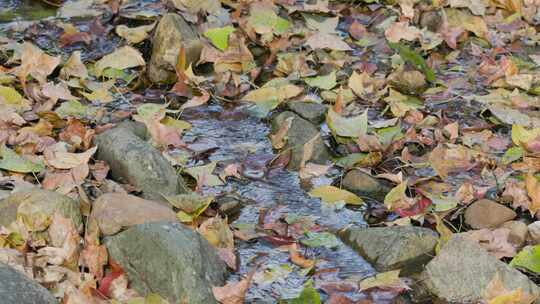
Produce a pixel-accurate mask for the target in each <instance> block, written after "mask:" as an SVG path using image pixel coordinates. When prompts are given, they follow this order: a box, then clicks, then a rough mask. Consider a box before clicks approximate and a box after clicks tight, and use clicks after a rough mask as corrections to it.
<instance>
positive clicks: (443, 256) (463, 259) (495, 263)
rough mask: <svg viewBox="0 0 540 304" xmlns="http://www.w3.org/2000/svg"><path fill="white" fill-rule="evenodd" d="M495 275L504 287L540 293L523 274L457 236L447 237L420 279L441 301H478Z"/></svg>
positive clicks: (535, 294)
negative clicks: (446, 240)
mask: <svg viewBox="0 0 540 304" xmlns="http://www.w3.org/2000/svg"><path fill="white" fill-rule="evenodd" d="M497 274H498V276H499V278H500V280H501V281H502V283H503V285H504V287H505V288H506V289H507V290H515V289H517V288H521V290H522V291H523V292H525V293H528V294H531V295H534V296H538V295H540V288H539V287H538V286H537V285H536V284H534V282H532V281H531V280H529V279H528V278H527V276H525V275H524V274H522V273H521V272H519V271H518V270H516V269H514V268H512V267H510V266H509V265H507V264H506V263H503V262H501V261H499V260H498V259H497V258H496V257H494V256H492V255H491V254H489V253H488V252H487V251H486V250H485V249H484V248H482V246H480V245H479V244H478V243H476V242H474V241H472V240H470V239H467V238H466V237H464V236H461V235H454V236H453V237H452V238H450V240H449V241H448V242H447V243H446V244H445V245H444V246H443V247H442V248H441V251H440V252H439V254H438V255H437V256H436V257H435V258H433V260H431V262H429V263H428V264H427V265H426V269H425V271H424V272H423V274H422V281H423V284H424V285H425V287H426V288H427V290H428V291H429V292H430V293H432V294H433V295H435V296H437V297H438V298H440V299H442V300H445V301H448V302H450V303H478V302H479V301H480V300H481V299H482V295H483V293H484V291H485V289H486V287H487V286H488V284H489V283H490V282H491V281H492V280H493V279H494V278H495V276H496V275H497Z"/></svg>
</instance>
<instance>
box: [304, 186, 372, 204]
mask: <svg viewBox="0 0 540 304" xmlns="http://www.w3.org/2000/svg"><path fill="white" fill-rule="evenodd" d="M309 195H310V196H311V197H318V198H320V199H321V200H322V201H323V202H325V203H337V202H345V203H346V204H349V205H362V204H363V203H364V201H363V200H362V199H361V198H360V197H358V196H357V195H356V194H354V193H352V192H349V191H347V190H343V189H339V188H337V187H334V186H328V185H324V186H320V187H317V188H314V189H313V190H311V191H309Z"/></svg>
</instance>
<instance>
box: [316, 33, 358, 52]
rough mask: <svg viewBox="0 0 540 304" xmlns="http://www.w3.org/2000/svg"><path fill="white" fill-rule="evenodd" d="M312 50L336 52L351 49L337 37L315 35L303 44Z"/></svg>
mask: <svg viewBox="0 0 540 304" xmlns="http://www.w3.org/2000/svg"><path fill="white" fill-rule="evenodd" d="M305 44H306V45H307V46H309V47H311V48H312V49H313V50H318V49H330V50H336V51H350V50H352V49H351V47H350V46H349V45H348V44H347V43H345V41H343V40H341V38H340V37H339V36H337V35H332V34H325V33H316V34H314V35H312V36H310V37H309V38H308V39H307V40H306V43H305Z"/></svg>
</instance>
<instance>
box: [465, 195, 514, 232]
mask: <svg viewBox="0 0 540 304" xmlns="http://www.w3.org/2000/svg"><path fill="white" fill-rule="evenodd" d="M515 217H516V212H514V210H512V209H510V208H508V207H506V206H504V205H502V204H499V203H497V202H494V201H491V200H488V199H481V200H478V201H476V202H474V203H472V204H471V205H470V206H469V207H468V208H467V210H465V223H466V224H467V225H469V226H471V227H472V228H474V229H483V228H496V227H498V226H500V225H501V224H502V223H504V222H507V221H510V220H513V219H514V218H515Z"/></svg>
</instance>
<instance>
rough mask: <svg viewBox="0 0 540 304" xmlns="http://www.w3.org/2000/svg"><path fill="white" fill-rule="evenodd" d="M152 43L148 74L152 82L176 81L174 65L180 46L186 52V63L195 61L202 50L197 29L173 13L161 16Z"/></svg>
mask: <svg viewBox="0 0 540 304" xmlns="http://www.w3.org/2000/svg"><path fill="white" fill-rule="evenodd" d="M152 44H153V45H152V57H151V58H150V62H149V64H148V76H149V78H150V80H151V81H152V82H154V83H174V82H175V81H176V73H175V66H176V63H177V60H178V54H179V52H180V48H181V47H182V46H183V47H184V49H185V52H186V64H190V63H195V62H197V61H198V60H199V56H200V55H201V50H202V44H201V41H200V38H199V36H198V35H197V31H196V30H195V29H194V28H193V27H192V26H191V25H189V24H188V23H187V22H186V21H185V20H184V18H182V17H181V16H180V15H178V14H174V13H168V14H165V15H164V16H163V18H161V20H160V21H159V24H158V25H157V27H156V32H155V34H154V38H153V40H152Z"/></svg>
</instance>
